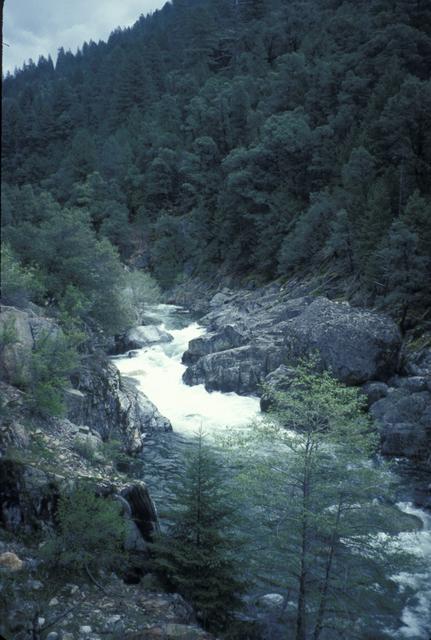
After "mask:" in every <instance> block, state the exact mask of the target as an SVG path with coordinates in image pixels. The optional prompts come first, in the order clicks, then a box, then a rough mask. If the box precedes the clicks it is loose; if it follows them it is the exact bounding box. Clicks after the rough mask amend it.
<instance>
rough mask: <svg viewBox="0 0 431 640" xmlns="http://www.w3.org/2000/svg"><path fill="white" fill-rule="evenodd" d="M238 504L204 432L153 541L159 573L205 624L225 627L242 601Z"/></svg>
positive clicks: (220, 627) (198, 440)
mask: <svg viewBox="0 0 431 640" xmlns="http://www.w3.org/2000/svg"><path fill="white" fill-rule="evenodd" d="M232 517H233V508H232V504H231V499H230V498H229V494H228V492H227V488H226V484H225V482H224V481H223V468H222V466H221V464H220V462H219V460H218V459H217V457H216V454H215V452H214V451H213V450H212V449H211V448H210V447H209V446H208V445H206V444H204V437H203V434H202V431H200V432H199V434H198V438H197V443H196V445H195V447H194V450H193V452H192V453H191V454H190V456H189V458H188V461H187V464H186V467H185V471H184V475H183V477H182V486H181V487H179V488H176V508H175V510H174V512H173V513H172V514H171V518H172V524H170V525H169V527H168V530H167V532H166V533H164V534H162V535H160V536H159V538H158V539H157V540H156V541H155V542H154V543H153V544H152V551H153V554H154V565H155V568H156V570H157V571H158V573H159V574H160V575H161V576H162V577H163V578H164V579H165V580H166V581H167V582H168V584H170V585H171V587H173V588H175V589H178V591H180V593H182V594H183V595H184V597H185V598H187V599H188V600H190V602H191V603H192V604H193V606H194V607H195V609H196V613H197V615H198V617H199V619H200V620H201V621H202V623H203V624H204V625H205V626H207V627H209V628H212V629H222V628H224V627H225V626H226V624H227V622H228V621H229V620H230V619H231V617H232V613H233V611H234V610H235V608H237V607H238V605H239V595H240V593H241V591H242V590H243V589H244V585H243V584H242V583H241V582H240V581H239V580H238V577H237V575H238V572H239V571H238V567H237V561H236V559H235V556H234V549H235V550H237V548H238V540H237V538H235V534H234V533H233V531H232V528H233V527H232V525H233V523H232Z"/></svg>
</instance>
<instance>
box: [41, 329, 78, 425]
mask: <svg viewBox="0 0 431 640" xmlns="http://www.w3.org/2000/svg"><path fill="white" fill-rule="evenodd" d="M78 361H79V357H78V353H77V351H76V348H75V346H74V343H73V339H72V338H70V337H68V336H65V335H64V334H55V335H53V334H46V335H44V336H42V338H40V339H39V340H38V343H37V346H36V348H35V349H34V351H33V352H32V354H31V385H30V386H31V392H32V404H33V409H34V410H35V411H36V412H37V413H40V414H41V415H43V416H47V415H61V414H62V413H63V412H64V403H63V391H64V389H65V387H66V386H67V385H68V384H69V376H70V374H71V373H72V371H73V370H74V369H75V368H76V366H77V364H78Z"/></svg>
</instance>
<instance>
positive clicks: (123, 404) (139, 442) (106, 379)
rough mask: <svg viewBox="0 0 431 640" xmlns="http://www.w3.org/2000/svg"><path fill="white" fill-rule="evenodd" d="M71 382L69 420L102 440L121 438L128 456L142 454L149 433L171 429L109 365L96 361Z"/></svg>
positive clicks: (115, 369) (141, 396)
mask: <svg viewBox="0 0 431 640" xmlns="http://www.w3.org/2000/svg"><path fill="white" fill-rule="evenodd" d="M73 382H74V386H75V388H74V389H73V390H72V391H70V392H68V394H66V400H67V403H68V412H67V416H68V418H69V419H70V420H71V421H72V422H75V423H77V424H86V425H88V426H89V427H91V428H92V429H94V430H95V431H97V432H98V433H100V435H101V436H102V438H103V439H104V440H108V439H110V438H117V439H120V440H121V441H122V442H123V443H124V445H125V449H126V450H127V452H128V453H138V452H139V451H141V450H142V448H143V446H144V441H145V437H146V436H147V435H148V434H150V433H153V432H154V431H159V430H160V431H171V430H172V426H171V423H170V422H169V420H168V419H167V418H165V417H164V416H162V415H161V413H160V412H159V411H158V409H157V407H156V406H155V405H154V404H153V403H152V402H151V401H150V400H149V399H148V398H147V397H146V396H145V395H144V394H143V393H141V392H140V391H139V390H138V389H136V387H135V385H134V383H133V382H132V381H130V380H129V379H127V378H123V377H122V376H121V375H120V373H119V371H118V370H117V368H116V367H115V366H114V365H113V364H112V363H111V362H106V361H105V360H104V359H101V360H99V361H97V360H96V358H95V359H94V360H93V362H92V363H90V364H89V365H88V366H87V367H85V368H84V369H82V370H81V371H80V373H79V375H77V376H75V378H74V380H73ZM77 392H78V393H77Z"/></svg>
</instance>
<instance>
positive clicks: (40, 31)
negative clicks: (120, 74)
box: [3, 0, 166, 73]
mask: <svg viewBox="0 0 431 640" xmlns="http://www.w3.org/2000/svg"><path fill="white" fill-rule="evenodd" d="M165 1H166V0H6V2H5V7H4V35H3V40H4V42H6V43H7V44H8V45H9V46H5V47H4V48H3V65H4V73H6V72H7V71H13V70H14V68H15V67H21V66H22V64H23V62H24V61H28V60H29V58H32V59H33V60H34V62H37V60H38V58H39V56H40V55H44V56H45V57H47V56H48V54H51V56H52V58H53V60H54V62H55V59H56V56H57V50H58V49H59V48H60V47H64V49H65V50H67V49H71V50H72V51H73V52H75V51H76V49H77V48H78V47H80V46H81V45H82V44H83V43H84V42H88V41H89V40H94V41H96V42H97V41H98V40H106V39H107V38H108V36H109V34H110V33H111V31H113V30H114V29H116V28H117V27H126V26H129V25H131V24H133V23H134V22H136V20H137V19H138V18H139V16H140V15H141V13H143V14H147V13H150V12H151V11H154V10H155V9H159V8H160V7H162V6H163V5H164V4H165Z"/></svg>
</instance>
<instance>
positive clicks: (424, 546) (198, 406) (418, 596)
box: [114, 305, 431, 640]
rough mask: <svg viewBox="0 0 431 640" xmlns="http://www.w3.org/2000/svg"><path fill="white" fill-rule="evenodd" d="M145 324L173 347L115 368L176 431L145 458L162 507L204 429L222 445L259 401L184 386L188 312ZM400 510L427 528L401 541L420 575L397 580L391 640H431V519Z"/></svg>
mask: <svg viewBox="0 0 431 640" xmlns="http://www.w3.org/2000/svg"><path fill="white" fill-rule="evenodd" d="M146 322H147V323H148V324H150V323H151V324H154V325H157V326H159V327H160V328H161V329H165V330H167V331H168V332H169V333H170V334H171V335H172V336H173V341H172V342H170V343H167V344H156V345H153V346H151V347H147V348H144V349H139V350H137V351H135V352H134V355H133V357H128V355H125V356H124V357H116V358H115V359H114V362H115V364H116V366H117V367H118V369H119V370H120V372H121V374H122V375H125V376H128V377H130V378H132V379H133V380H134V381H135V382H136V383H137V384H138V387H139V389H140V390H141V391H143V392H144V393H145V395H146V396H147V397H148V398H149V399H150V400H151V401H152V402H153V403H154V404H155V405H156V406H157V408H158V409H159V411H160V413H161V414H162V415H164V416H166V417H167V418H168V419H169V420H170V421H171V423H172V426H173V429H174V433H172V434H171V433H169V434H160V435H157V436H156V438H155V439H151V438H150V439H149V440H148V442H147V446H146V447H145V452H144V461H145V465H144V468H145V478H144V479H145V480H146V482H147V483H148V485H149V488H150V491H151V494H152V495H153V497H154V499H155V501H156V504H157V503H158V504H159V505H160V504H163V503H164V502H166V501H167V502H169V499H170V497H172V496H171V494H170V491H171V490H170V489H169V476H170V475H171V474H172V472H173V471H175V470H176V469H178V467H179V466H181V464H182V459H183V455H184V448H185V447H187V446H188V445H190V443H191V442H193V437H194V436H195V435H196V433H197V432H198V430H199V428H200V427H201V426H202V427H203V429H204V432H205V433H206V434H208V435H209V436H210V437H212V438H214V439H215V440H217V436H218V434H220V435H222V434H223V433H224V432H225V430H226V428H228V427H235V428H238V427H241V426H243V425H244V426H246V425H248V424H250V422H251V421H253V420H255V419H257V418H258V416H259V400H258V398H256V397H247V396H239V395H237V394H235V393H221V392H212V393H209V392H207V391H206V389H205V387H204V386H203V385H197V386H193V387H189V386H187V385H185V384H184V383H183V381H182V374H183V372H184V371H185V369H186V367H185V366H184V365H183V364H182V363H181V356H182V354H183V353H184V351H186V349H187V347H188V343H189V341H190V340H192V339H193V338H197V337H199V336H202V335H204V334H205V332H206V329H205V328H204V327H202V326H200V325H199V323H198V322H196V321H193V319H192V318H191V317H190V315H189V314H188V313H187V311H185V310H183V309H181V308H180V307H176V306H174V305H156V306H154V307H152V308H151V310H150V311H149V312H148V314H147V318H146ZM398 507H399V509H400V511H403V512H404V513H407V514H410V515H414V516H416V517H417V518H418V519H419V520H420V521H421V522H422V528H421V529H420V530H418V531H413V532H411V531H410V532H402V533H400V534H399V536H398V542H400V543H401V545H402V546H403V547H404V548H405V549H408V550H409V551H413V552H414V553H415V554H416V555H417V556H418V558H419V559H420V564H421V570H420V572H419V573H415V574H411V573H400V574H398V575H397V576H394V577H393V578H394V580H395V581H396V582H397V583H398V584H399V589H400V590H401V591H406V590H407V591H409V592H410V591H411V593H412V595H411V597H410V598H409V601H408V603H407V606H406V607H405V608H404V610H403V611H402V613H401V614H400V621H401V623H402V624H401V627H400V628H399V629H398V631H396V632H393V633H392V637H394V638H397V639H399V640H402V639H404V638H410V640H431V515H429V514H428V513H426V512H425V511H423V510H422V509H419V508H416V507H415V506H414V505H413V504H412V503H410V502H405V501H403V502H400V503H398ZM161 515H163V513H161Z"/></svg>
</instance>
